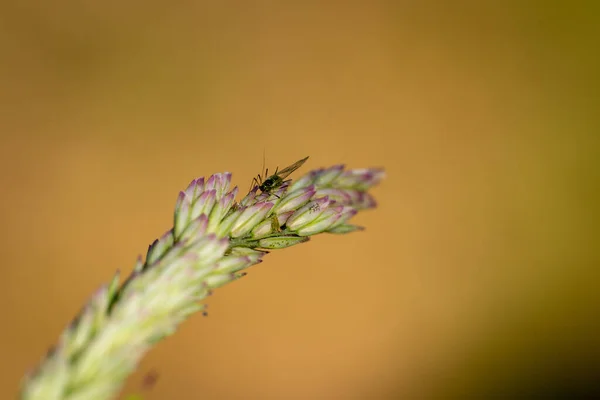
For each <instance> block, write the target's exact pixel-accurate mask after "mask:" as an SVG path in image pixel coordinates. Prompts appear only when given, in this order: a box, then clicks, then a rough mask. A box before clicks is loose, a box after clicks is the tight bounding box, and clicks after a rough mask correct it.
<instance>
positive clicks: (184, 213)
mask: <svg viewBox="0 0 600 400" xmlns="http://www.w3.org/2000/svg"><path fill="white" fill-rule="evenodd" d="M190 207H191V202H190V198H189V197H188V196H186V195H185V193H184V192H179V196H178V197H177V203H176V205H175V222H174V224H173V232H174V233H175V237H176V238H178V237H179V235H181V232H183V231H184V229H185V228H186V226H187V224H188V222H189V221H190V212H191V210H190Z"/></svg>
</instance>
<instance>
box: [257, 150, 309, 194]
mask: <svg viewBox="0 0 600 400" xmlns="http://www.w3.org/2000/svg"><path fill="white" fill-rule="evenodd" d="M306 160H308V157H305V158H303V159H302V160H299V161H296V162H295V163H293V164H292V165H290V166H289V167H285V168H284V169H282V170H281V171H279V169H276V170H275V173H274V174H273V175H271V176H268V174H269V170H268V169H267V170H266V171H265V176H268V177H267V178H266V179H265V180H263V179H262V177H261V176H260V175H258V177H256V178H254V180H253V181H252V183H254V184H256V185H257V186H258V188H259V189H260V191H261V192H263V193H268V194H271V192H272V191H273V190H275V189H277V188H278V187H280V186H281V185H283V183H284V182H286V181H285V178H287V177H288V176H289V175H290V174H291V173H292V172H294V171H295V170H297V169H298V168H300V167H301V166H302V164H304V163H305V162H306Z"/></svg>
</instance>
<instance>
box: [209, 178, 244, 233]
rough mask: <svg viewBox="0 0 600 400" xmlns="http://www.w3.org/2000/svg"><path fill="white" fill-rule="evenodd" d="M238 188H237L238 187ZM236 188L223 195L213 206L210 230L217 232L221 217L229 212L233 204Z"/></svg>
mask: <svg viewBox="0 0 600 400" xmlns="http://www.w3.org/2000/svg"><path fill="white" fill-rule="evenodd" d="M236 189H237V188H236ZM236 189H234V190H232V191H231V192H230V193H228V194H226V195H225V196H223V197H221V199H220V200H219V201H218V202H217V204H216V205H215V206H214V207H213V209H212V211H211V213H210V219H209V224H208V231H209V232H216V230H217V228H218V226H219V224H220V223H221V219H223V217H224V216H225V215H226V214H227V212H228V211H229V208H231V205H232V204H233V199H234V198H235V192H237V190H236Z"/></svg>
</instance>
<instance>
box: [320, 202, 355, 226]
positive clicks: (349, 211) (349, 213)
mask: <svg viewBox="0 0 600 400" xmlns="http://www.w3.org/2000/svg"><path fill="white" fill-rule="evenodd" d="M357 213H358V210H357V209H355V208H352V207H343V208H342V210H341V212H340V218H338V220H337V221H335V223H333V224H332V225H331V226H330V227H329V228H327V230H328V231H329V230H331V229H332V228H335V227H336V226H338V225H342V224H344V223H345V222H346V221H348V220H349V219H350V218H352V217H353V216H355V215H356V214H357Z"/></svg>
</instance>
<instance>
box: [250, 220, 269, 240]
mask: <svg viewBox="0 0 600 400" xmlns="http://www.w3.org/2000/svg"><path fill="white" fill-rule="evenodd" d="M271 233H273V221H272V220H271V219H270V218H269V219H266V220H264V221H262V222H261V223H259V224H258V225H256V226H255V227H254V229H252V237H253V238H261V237H264V236H267V235H269V234H271Z"/></svg>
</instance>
